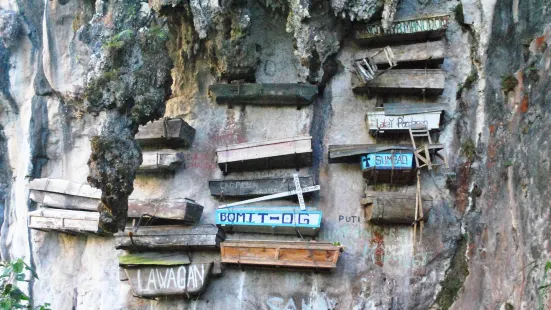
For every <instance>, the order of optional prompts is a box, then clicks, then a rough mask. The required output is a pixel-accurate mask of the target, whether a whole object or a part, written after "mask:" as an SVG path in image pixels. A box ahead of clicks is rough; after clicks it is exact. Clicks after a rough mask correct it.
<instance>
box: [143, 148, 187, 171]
mask: <svg viewBox="0 0 551 310" xmlns="http://www.w3.org/2000/svg"><path fill="white" fill-rule="evenodd" d="M183 163H184V153H173V152H166V153H162V152H143V162H142V165H141V166H140V167H139V168H138V172H172V171H175V170H176V169H177V168H178V167H179V166H180V165H182V164H183Z"/></svg>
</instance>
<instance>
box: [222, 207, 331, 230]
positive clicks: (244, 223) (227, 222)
mask: <svg viewBox="0 0 551 310" xmlns="http://www.w3.org/2000/svg"><path fill="white" fill-rule="evenodd" d="M322 215H323V212H322V211H319V210H316V209H312V208H307V210H305V211H301V210H300V208H299V207H270V208H268V207H254V206H251V207H232V208H228V209H218V210H216V224H217V225H219V226H220V227H221V228H222V229H224V231H226V232H251V233H268V234H287V235H289V234H290V235H302V236H315V235H317V234H318V232H319V229H320V226H321V218H322ZM297 230H298V233H297Z"/></svg>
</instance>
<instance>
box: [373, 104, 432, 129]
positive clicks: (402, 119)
mask: <svg viewBox="0 0 551 310" xmlns="http://www.w3.org/2000/svg"><path fill="white" fill-rule="evenodd" d="M441 114H442V112H430V113H422V114H406V115H400V116H398V115H385V113H384V111H383V110H382V109H377V110H376V111H374V112H367V126H368V128H369V130H372V131H377V132H378V133H384V132H387V131H388V132H392V131H407V130H409V128H410V126H413V125H425V126H426V127H427V129H428V130H438V129H440V115H441Z"/></svg>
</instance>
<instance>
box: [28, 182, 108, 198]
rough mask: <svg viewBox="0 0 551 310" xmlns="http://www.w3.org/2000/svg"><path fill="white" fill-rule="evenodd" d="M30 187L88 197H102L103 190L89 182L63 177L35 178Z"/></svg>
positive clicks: (31, 188) (36, 189) (37, 189)
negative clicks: (74, 180)
mask: <svg viewBox="0 0 551 310" xmlns="http://www.w3.org/2000/svg"><path fill="white" fill-rule="evenodd" d="M29 189H30V190H35V191H43V192H51V193H58V194H65V195H72V196H79V197H87V198H95V199H100V198H101V190H100V189H97V188H94V187H92V186H90V185H88V184H83V183H77V182H72V181H68V180H63V179H49V178H44V179H34V180H32V181H31V182H29Z"/></svg>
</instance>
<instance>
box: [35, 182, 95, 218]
mask: <svg viewBox="0 0 551 310" xmlns="http://www.w3.org/2000/svg"><path fill="white" fill-rule="evenodd" d="M29 189H30V198H31V200H32V201H34V202H37V203H40V204H42V205H44V206H48V207H52V208H61V209H71V210H87V211H97V209H98V205H99V203H100V198H101V190H100V189H97V188H93V187H91V186H90V185H88V184H82V183H76V182H71V181H68V180H62V179H34V180H32V181H31V182H30V183H29Z"/></svg>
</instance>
